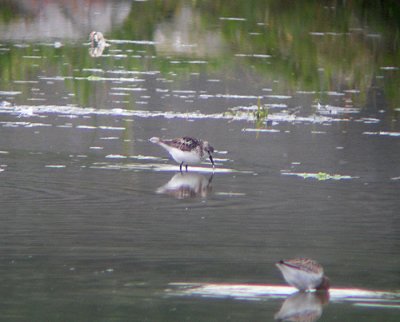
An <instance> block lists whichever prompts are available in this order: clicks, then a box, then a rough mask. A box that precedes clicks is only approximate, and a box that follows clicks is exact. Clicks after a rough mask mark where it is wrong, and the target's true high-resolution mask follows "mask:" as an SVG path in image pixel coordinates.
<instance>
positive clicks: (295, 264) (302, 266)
mask: <svg viewBox="0 0 400 322" xmlns="http://www.w3.org/2000/svg"><path fill="white" fill-rule="evenodd" d="M276 266H277V267H278V268H279V270H280V271H281V273H282V275H283V277H284V278H285V280H286V282H288V284H290V285H292V286H294V287H296V288H297V289H299V290H300V291H307V290H312V289H316V290H325V291H326V290H328V289H329V287H330V284H329V279H328V278H327V277H326V276H325V275H324V269H323V268H322V266H321V265H320V264H319V263H317V262H316V261H314V260H312V259H309V258H296V259H289V260H281V261H279V262H278V263H276Z"/></svg>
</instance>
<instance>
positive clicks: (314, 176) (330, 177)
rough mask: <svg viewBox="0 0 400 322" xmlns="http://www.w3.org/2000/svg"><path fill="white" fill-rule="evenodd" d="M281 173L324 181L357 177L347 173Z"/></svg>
mask: <svg viewBox="0 0 400 322" xmlns="http://www.w3.org/2000/svg"><path fill="white" fill-rule="evenodd" d="M281 174H282V175H285V176H297V177H301V178H303V179H317V180H318V181H325V180H348V179H356V178H358V177H352V176H348V175H341V174H329V173H326V172H317V173H312V172H302V173H299V172H281Z"/></svg>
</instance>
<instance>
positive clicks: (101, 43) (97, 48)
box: [89, 31, 110, 57]
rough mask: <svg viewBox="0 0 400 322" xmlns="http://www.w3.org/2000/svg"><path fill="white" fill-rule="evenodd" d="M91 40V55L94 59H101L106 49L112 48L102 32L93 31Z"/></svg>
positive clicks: (90, 36)
mask: <svg viewBox="0 0 400 322" xmlns="http://www.w3.org/2000/svg"><path fill="white" fill-rule="evenodd" d="M89 40H90V48H89V54H90V56H92V57H100V56H101V55H102V54H103V51H104V48H106V47H108V46H110V44H108V43H107V42H106V40H105V38H104V36H103V34H102V33H101V32H100V31H92V32H91V33H90V35H89Z"/></svg>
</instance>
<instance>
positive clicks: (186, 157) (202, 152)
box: [150, 137, 214, 172]
mask: <svg viewBox="0 0 400 322" xmlns="http://www.w3.org/2000/svg"><path fill="white" fill-rule="evenodd" d="M150 142H152V143H156V144H158V145H160V146H162V147H163V148H164V149H165V150H167V151H168V152H169V154H170V155H171V156H172V158H173V159H174V160H175V161H176V162H178V163H180V166H179V169H180V171H181V172H182V165H184V164H185V165H186V171H187V168H188V164H192V163H199V162H200V161H201V160H202V159H203V158H204V157H207V156H208V157H209V159H210V161H211V163H212V165H213V168H214V160H213V158H212V155H211V153H213V152H214V148H213V147H212V146H211V145H209V144H208V142H207V141H202V140H199V139H194V138H190V137H182V138H176V139H172V140H163V139H160V138H157V137H152V138H151V139H150Z"/></svg>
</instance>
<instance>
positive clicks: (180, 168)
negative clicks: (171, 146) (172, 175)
mask: <svg viewBox="0 0 400 322" xmlns="http://www.w3.org/2000/svg"><path fill="white" fill-rule="evenodd" d="M182 166H183V161H182V163H181V165H180V166H179V171H180V172H182Z"/></svg>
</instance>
